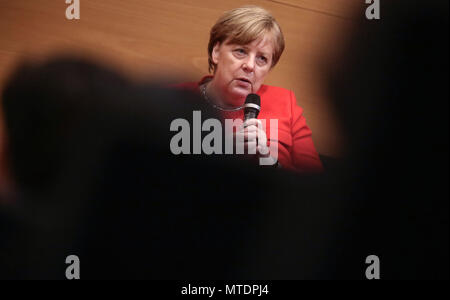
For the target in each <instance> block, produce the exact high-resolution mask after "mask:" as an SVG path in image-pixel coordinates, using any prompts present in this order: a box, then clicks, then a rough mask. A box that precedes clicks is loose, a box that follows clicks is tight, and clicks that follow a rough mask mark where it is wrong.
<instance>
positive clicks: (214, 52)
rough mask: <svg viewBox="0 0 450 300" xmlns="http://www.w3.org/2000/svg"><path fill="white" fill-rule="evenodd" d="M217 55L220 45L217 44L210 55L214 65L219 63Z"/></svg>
mask: <svg viewBox="0 0 450 300" xmlns="http://www.w3.org/2000/svg"><path fill="white" fill-rule="evenodd" d="M219 54H220V43H219V42H217V43H216V45H215V46H214V48H213V50H212V53H211V58H212V61H213V63H215V64H216V65H217V64H218V63H219V56H220V55H219Z"/></svg>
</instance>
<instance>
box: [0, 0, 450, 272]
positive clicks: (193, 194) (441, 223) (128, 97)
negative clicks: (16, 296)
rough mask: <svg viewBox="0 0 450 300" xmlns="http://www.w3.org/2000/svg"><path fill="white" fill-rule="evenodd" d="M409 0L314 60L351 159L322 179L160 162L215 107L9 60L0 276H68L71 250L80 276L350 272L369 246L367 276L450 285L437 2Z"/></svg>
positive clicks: (218, 159)
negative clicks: (328, 57)
mask: <svg viewBox="0 0 450 300" xmlns="http://www.w3.org/2000/svg"><path fill="white" fill-rule="evenodd" d="M418 3H419V2H417V3H416V2H414V1H408V3H406V2H402V1H398V2H397V1H396V2H395V3H393V4H389V5H387V4H383V12H382V19H381V20H380V21H377V22H378V23H375V22H371V21H367V20H364V21H361V24H359V25H360V26H358V27H357V28H356V30H355V34H354V39H353V40H352V42H351V43H350V44H349V45H348V50H347V51H346V52H345V53H346V55H344V56H343V57H339V58H338V59H337V60H336V63H335V64H334V65H333V66H334V67H328V68H327V70H326V78H327V80H328V82H329V86H330V90H329V92H330V99H333V101H334V103H335V104H336V108H337V111H338V112H339V115H340V116H341V119H342V123H343V125H344V126H345V129H346V133H347V137H348V141H349V144H348V148H349V151H348V155H347V157H345V158H344V159H343V160H342V162H341V164H340V165H339V167H338V165H336V166H335V167H334V168H331V169H329V170H328V171H327V172H326V173H325V174H322V175H310V176H306V175H298V174H291V173H285V172H283V171H282V170H274V169H270V168H261V167H258V166H254V165H253V164H251V163H249V162H248V161H246V160H241V159H237V158H236V157H227V156H206V155H198V156H194V155H189V156H174V155H173V154H171V153H170V150H169V141H170V138H171V137H172V135H173V133H171V132H170V131H169V125H170V122H171V121H172V120H173V119H175V118H185V119H187V120H189V119H190V118H191V117H192V111H193V110H201V111H202V117H203V119H207V118H209V117H215V115H214V113H213V112H211V111H209V110H208V109H207V107H205V106H203V102H202V101H199V100H198V99H196V98H195V96H193V95H189V94H186V93H185V92H181V91H177V90H168V89H162V88H158V87H155V86H148V85H138V84H135V83H131V82H129V81H128V80H126V79H124V78H122V77H121V76H120V75H118V74H116V73H115V72H113V71H110V70H108V69H105V68H104V67H100V66H97V65H95V64H92V63H88V62H85V61H78V60H73V59H59V60H58V59H56V60H53V61H51V62H49V63H47V64H44V65H39V66H28V67H23V68H20V69H19V70H18V71H17V73H16V74H15V75H14V76H13V77H12V78H11V80H10V82H9V84H8V85H7V88H6V89H5V91H4V93H3V105H4V111H5V115H6V125H7V131H8V136H9V143H8V145H9V154H10V161H11V166H12V172H13V175H14V179H15V182H16V184H17V187H18V191H19V194H18V199H16V201H15V202H14V204H13V205H10V206H8V207H2V208H1V209H0V213H1V214H2V216H1V217H0V222H1V223H2V224H1V225H0V231H1V232H0V234H1V239H0V266H1V267H0V276H1V277H2V278H25V279H29V278H30V279H47V278H52V279H53V278H54V279H65V268H66V267H67V265H66V264H65V258H66V257H67V256H68V255H72V254H74V255H78V256H79V258H80V260H81V278H82V279H99V278H105V279H115V278H126V279H134V278H142V279H347V278H351V279H365V278H366V277H365V270H366V268H367V266H368V265H367V264H366V263H365V259H366V257H367V256H369V255H377V256H378V257H379V258H380V263H381V278H382V279H408V278H411V279H414V278H428V279H437V278H439V279H442V278H448V126H447V125H448V124H447V123H448V102H447V101H448V100H447V99H448V2H445V1H444V2H442V1H441V2H439V1H431V2H427V5H426V6H424V5H419V4H418ZM405 6H406V7H408V9H407V10H405V9H404V8H405ZM362 16H363V14H362Z"/></svg>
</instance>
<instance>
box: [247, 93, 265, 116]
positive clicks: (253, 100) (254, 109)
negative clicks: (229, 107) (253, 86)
mask: <svg viewBox="0 0 450 300" xmlns="http://www.w3.org/2000/svg"><path fill="white" fill-rule="evenodd" d="M260 110H261V98H260V97H259V96H258V95H256V94H248V95H247V98H245V103H244V121H246V120H248V119H256V118H257V117H258V114H259V111H260Z"/></svg>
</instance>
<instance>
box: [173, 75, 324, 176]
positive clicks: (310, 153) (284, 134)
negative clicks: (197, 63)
mask: <svg viewBox="0 0 450 300" xmlns="http://www.w3.org/2000/svg"><path fill="white" fill-rule="evenodd" d="M211 77H212V76H205V77H203V78H202V80H200V82H187V83H181V84H177V85H175V87H176V88H181V89H187V90H191V91H194V92H200V90H199V86H200V85H201V84H202V83H204V82H205V81H206V80H207V79H210V78H211ZM257 94H258V95H259V96H260V97H261V111H260V113H259V115H258V119H260V120H262V119H266V125H267V127H269V125H270V119H278V139H274V138H271V137H270V129H269V128H265V129H266V134H267V139H268V141H269V144H270V143H274V142H276V143H278V161H279V162H280V163H281V166H282V167H283V168H287V169H291V170H296V171H300V172H308V173H309V172H321V171H322V170H323V166H322V163H321V161H320V158H319V155H318V154H317V151H316V149H315V148H314V143H313V140H312V137H311V136H312V133H311V129H309V127H308V125H306V120H305V117H304V116H303V109H302V108H301V107H299V106H298V105H297V100H296V99H295V95H294V93H293V92H292V91H289V90H286V89H283V88H279V87H275V86H268V85H262V86H261V88H260V89H259V91H258V92H257ZM222 115H223V116H224V118H225V119H236V118H239V119H241V120H242V119H243V118H244V111H243V110H239V111H236V112H222Z"/></svg>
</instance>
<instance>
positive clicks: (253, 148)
mask: <svg viewBox="0 0 450 300" xmlns="http://www.w3.org/2000/svg"><path fill="white" fill-rule="evenodd" d="M245 149H246V151H247V153H248V154H256V153H257V151H258V144H257V142H256V141H252V142H245Z"/></svg>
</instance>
